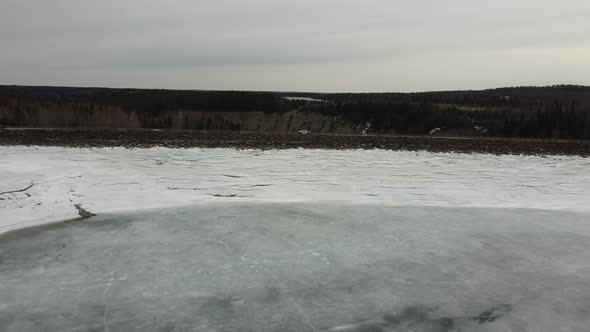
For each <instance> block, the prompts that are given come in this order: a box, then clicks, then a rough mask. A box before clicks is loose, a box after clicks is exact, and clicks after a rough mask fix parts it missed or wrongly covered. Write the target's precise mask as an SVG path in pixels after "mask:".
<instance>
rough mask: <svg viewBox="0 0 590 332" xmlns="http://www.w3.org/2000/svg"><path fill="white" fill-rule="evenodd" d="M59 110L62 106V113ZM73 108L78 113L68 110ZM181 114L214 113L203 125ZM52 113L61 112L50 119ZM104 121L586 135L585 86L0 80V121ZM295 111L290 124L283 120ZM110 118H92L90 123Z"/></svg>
mask: <svg viewBox="0 0 590 332" xmlns="http://www.w3.org/2000/svg"><path fill="white" fill-rule="evenodd" d="M286 97H302V98H304V99H297V98H289V99H287V98H286ZM64 109H67V110H68V112H61V111H62V110H64ZM76 112H77V113H80V114H82V115H80V116H75V115H72V114H75V113H76ZM117 112H118V113H117ZM175 112H176V113H175ZM187 112H189V113H190V112H201V113H202V112H208V113H207V114H210V113H211V112H213V113H215V112H218V115H217V116H215V117H210V118H208V119H207V120H206V121H205V120H204V118H202V117H201V118H199V119H196V118H195V117H196V116H193V117H191V116H188V115H187ZM260 112H262V113H264V114H269V116H261V115H259V114H258V113H260ZM114 113H117V114H116V116H115V115H114ZM177 113H178V114H179V115H178V116H176V115H175V114H177ZM230 113H231V116H230V115H229V114H230ZM255 113H256V114H257V115H256V116H254V115H252V118H253V117H256V119H257V120H256V121H258V122H257V123H256V124H250V125H247V124H246V122H248V121H250V120H251V119H250V115H249V114H255ZM125 114H127V115H125ZM199 114H200V113H199ZM223 114H227V115H226V116H224V115H223ZM236 114H242V115H239V116H237V115H236ZM271 114H273V115H272V116H270V115H271ZM294 114H296V116H295V115H294ZM320 115H321V116H320ZM52 116H55V117H65V118H64V119H55V121H53V122H52V120H53V119H52ZM68 117H72V119H68ZM108 117H112V118H114V117H116V120H117V121H116V123H117V125H122V126H127V125H126V124H125V121H126V120H125V119H127V118H128V119H129V121H130V122H131V121H132V120H131V119H133V121H134V122H133V124H131V123H129V125H128V126H129V127H137V126H144V127H158V128H179V129H181V128H182V129H219V130H245V129H252V128H253V129H254V130H296V129H300V128H301V127H302V126H309V127H310V128H321V130H322V131H323V132H332V131H338V132H343V130H344V129H343V126H348V128H349V129H348V130H349V131H350V132H359V131H366V132H369V133H371V132H373V133H399V134H426V133H429V132H430V131H432V129H434V128H440V132H441V133H442V134H445V133H446V134H450V135H488V136H507V137H534V138H572V139H590V88H589V87H584V86H573V85H560V86H551V87H513V88H501V89H493V90H482V91H441V92H425V93H361V94H348V93H346V94H338V93H336V94H322V93H282V92H245V91H184V90H142V89H105V88H65V87H22V86H0V125H17V126H26V125H36V124H39V123H43V124H51V123H56V124H60V125H63V124H64V123H66V124H68V125H71V126H78V125H80V123H84V124H85V125H88V124H89V123H90V124H92V121H94V120H93V119H94V118H96V119H103V120H104V118H108ZM230 117H231V118H230ZM294 117H295V118H296V119H297V121H298V122H297V125H296V126H295V125H292V124H291V122H292V119H293V118H294ZM306 117H307V118H306ZM38 118H43V119H42V120H43V121H37V119H38ZM80 118H82V120H83V121H81V120H80ZM58 120H59V121H58ZM113 121H114V120H113ZM113 121H111V122H109V121H106V120H105V121H102V120H101V121H98V120H97V122H96V124H95V126H104V125H107V126H108V125H110V123H114V122H113ZM264 121H274V124H273V123H269V124H266V125H265V124H264V123H263V122H264ZM318 121H322V123H321V125H319V124H317V123H315V122H318ZM216 122H217V123H216ZM250 122H252V121H250Z"/></svg>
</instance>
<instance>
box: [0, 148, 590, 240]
mask: <svg viewBox="0 0 590 332" xmlns="http://www.w3.org/2000/svg"><path fill="white" fill-rule="evenodd" d="M31 184H33V186H32V187H31V188H30V189H29V190H26V191H24V192H16V193H12V194H4V195H0V233H2V232H6V231H9V230H13V229H17V228H22V227H26V226H31V225H36V224H42V223H47V222H55V221H61V220H66V219H72V218H75V217H77V216H78V211H77V210H76V208H75V207H74V205H75V204H80V205H81V206H82V207H83V208H84V209H86V210H88V211H91V212H93V213H97V214H101V213H111V212H116V211H133V210H143V209H150V208H162V207H171V206H182V205H195V204H214V203H224V204H226V203H244V202H301V203H304V202H307V203H309V202H315V203H318V202H332V203H334V202H340V203H354V204H374V205H386V206H447V207H516V208H540V209H553V210H571V211H589V210H590V159H588V158H580V157H552V156H547V157H538V156H495V155H483V154H452V153H430V152H396V151H382V150H354V151H338V150H303V149H297V150H279V151H258V150H234V149H168V148H152V149H131V150H130V149H124V148H95V149H79V148H57V147H0V193H1V192H7V191H14V190H20V189H24V188H27V187H28V186H30V185H31Z"/></svg>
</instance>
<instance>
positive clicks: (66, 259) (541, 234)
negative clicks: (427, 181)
mask: <svg viewBox="0 0 590 332" xmlns="http://www.w3.org/2000/svg"><path fill="white" fill-rule="evenodd" d="M589 220H590V214H588V213H587V212H568V211H546V210H528V209H515V208H502V209H499V208H465V207H401V206H400V207H395V206H389V207H385V206H368V205H358V206H355V205H350V204H347V205H340V204H333V205H330V204H308V203H297V204H279V203H248V204H242V203H240V204H225V203H224V204H213V203H212V204H210V205H206V206H205V205H203V206H193V207H182V208H170V209H160V210H151V211H144V212H133V213H114V214H99V216H97V217H95V218H92V219H90V220H84V221H70V222H65V223H60V224H53V225H45V226H39V227H37V228H32V229H24V230H18V231H15V232H10V233H6V234H4V235H2V236H0V330H1V331H15V332H16V331H18V332H26V331H43V330H47V331H431V332H442V331H463V332H465V331H587V328H588V326H590V259H589V258H588V253H589V252H590V224H589V223H588V221H589Z"/></svg>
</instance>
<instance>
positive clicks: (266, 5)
mask: <svg viewBox="0 0 590 332" xmlns="http://www.w3.org/2000/svg"><path fill="white" fill-rule="evenodd" d="M0 42H1V43H0V84H26V85H70V86H108V87H138V88H180V89H222V90H227V89H247V90H273V91H294V90H297V91H423V90H441V89H467V88H471V89H479V88H489V87H499V86H513V85H547V84H556V83H575V84H585V85H590V1H589V0H560V1H556V0H494V1H487V0H486V1H483V0H404V1H401V0H355V1H353V0H290V1H283V0H215V1H211V0H208V1H205V0H166V1H165V0H93V1H87V0H51V1H48V0H47V1H46V0H0Z"/></svg>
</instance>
